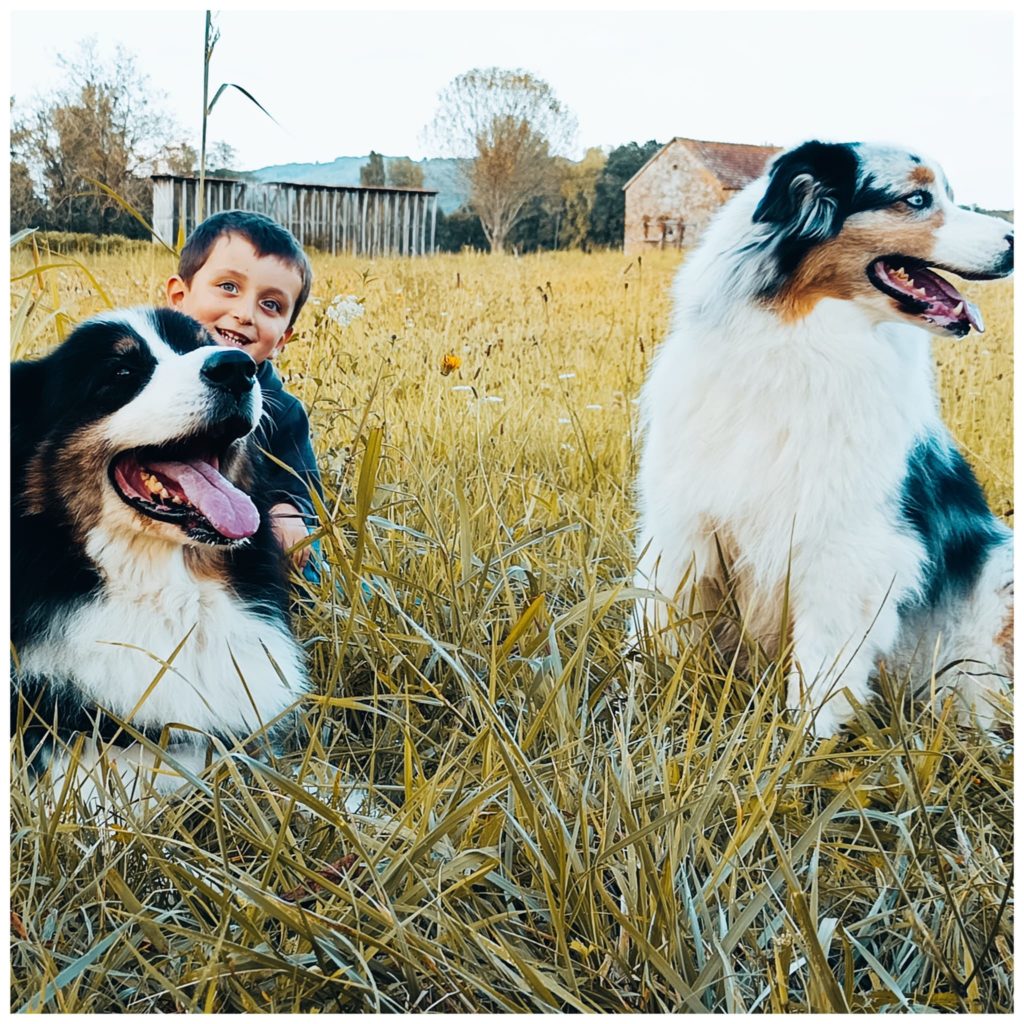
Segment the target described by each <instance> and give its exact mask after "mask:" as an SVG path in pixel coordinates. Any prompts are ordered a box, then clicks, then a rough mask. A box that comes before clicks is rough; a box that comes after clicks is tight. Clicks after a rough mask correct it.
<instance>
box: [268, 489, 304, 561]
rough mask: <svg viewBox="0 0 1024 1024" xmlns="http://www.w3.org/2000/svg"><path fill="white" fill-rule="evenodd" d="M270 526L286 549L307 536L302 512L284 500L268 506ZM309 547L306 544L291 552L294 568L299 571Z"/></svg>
mask: <svg viewBox="0 0 1024 1024" xmlns="http://www.w3.org/2000/svg"><path fill="white" fill-rule="evenodd" d="M270 526H271V529H273V531H274V536H275V537H276V538H277V540H278V543H279V544H280V545H281V547H282V548H284V550H285V551H287V550H288V549H289V548H291V547H294V546H295V545H296V544H298V543H300V542H301V541H304V540H305V539H306V537H308V536H309V532H308V531H307V530H306V524H305V523H304V522H303V519H302V513H301V512H300V511H299V510H298V509H297V508H296V507H295V506H294V505H289V504H288V502H286V501H281V502H278V503H277V504H276V505H272V506H271V508H270ZM309 552H310V547H309V545H308V544H307V545H306V546H305V547H304V548H299V550H298V551H293V552H292V559H293V560H294V562H295V565H296V568H298V569H299V571H300V572H301V571H302V570H303V569H304V568H305V567H306V563H307V562H308V561H309Z"/></svg>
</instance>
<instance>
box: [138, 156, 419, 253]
mask: <svg viewBox="0 0 1024 1024" xmlns="http://www.w3.org/2000/svg"><path fill="white" fill-rule="evenodd" d="M152 180H153V232H154V238H155V239H156V240H162V241H164V242H166V243H167V244H168V245H171V246H173V245H175V244H176V242H178V241H179V240H180V238H181V237H182V236H183V235H184V236H187V235H188V234H189V233H190V232H191V231H192V230H193V228H195V226H196V209H197V206H198V199H199V179H198V178H186V177H180V176H177V175H170V174H155V175H153V179H152ZM204 192H205V197H204V200H203V217H204V219H205V218H206V217H209V216H210V215H211V214H214V213H220V212H221V211H222V210H253V211H255V212H257V213H265V214H266V215H267V216H268V217H273V219H274V220H276V221H277V222H278V223H279V224H283V225H284V226H285V227H286V228H288V230H289V231H291V233H292V234H293V235H295V237H296V238H297V239H298V240H299V242H300V243H301V244H302V245H303V247H308V248H315V249H320V250H322V251H323V252H330V253H339V252H340V253H352V254H353V255H358V256H422V255H424V254H429V253H433V251H434V232H435V229H436V225H437V192H436V191H432V190H430V189H418V188H384V187H373V186H353V185H299V184H295V183H292V182H282V181H272V182H253V181H241V180H239V179H237V178H207V179H206V181H205V183H204Z"/></svg>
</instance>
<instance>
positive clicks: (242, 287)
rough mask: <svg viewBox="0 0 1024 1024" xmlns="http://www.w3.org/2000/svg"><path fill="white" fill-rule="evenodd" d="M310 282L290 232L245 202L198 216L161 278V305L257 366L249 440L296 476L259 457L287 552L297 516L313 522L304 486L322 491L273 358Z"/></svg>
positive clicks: (299, 411) (299, 534)
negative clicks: (258, 393)
mask: <svg viewBox="0 0 1024 1024" xmlns="http://www.w3.org/2000/svg"><path fill="white" fill-rule="evenodd" d="M312 281H313V271H312V268H311V267H310V264H309V260H308V259H307V257H306V254H305V253H304V252H303V251H302V247H301V246H300V245H299V243H298V242H297V241H296V239H295V236H294V235H292V233H291V232H290V231H288V230H287V229H286V228H283V227H282V226H281V225H280V224H278V223H276V222H275V221H273V220H271V219H270V218H269V217H265V216H263V214H260V213H250V212H249V211H247V210H226V211H224V212H223V213H217V214H214V215H213V216H212V217H209V218H208V219H207V220H204V221H203V223H202V224H200V225H199V226H198V227H197V228H196V229H195V231H193V232H192V234H191V235H189V238H188V241H187V242H186V243H185V248H184V249H182V251H181V257H180V259H179V261H178V273H177V274H175V275H174V276H173V277H171V278H170V279H169V280H168V281H167V302H168V305H170V306H172V307H174V308H175V309H179V310H181V312H182V313H187V314H188V315H189V316H191V317H192V318H193V319H194V320H198V321H199V323H201V324H202V325H203V326H204V327H205V328H206V329H207V330H208V331H209V332H210V334H211V335H212V336H213V338H214V340H215V341H216V342H217V344H219V345H228V346H231V347H234V348H240V349H242V351H244V352H248V353H249V355H250V356H252V358H253V360H254V361H255V362H256V364H257V366H258V367H259V369H258V370H257V373H256V379H257V380H258V381H259V383H260V388H261V389H262V391H263V405H264V409H265V415H264V421H263V424H262V425H261V426H260V427H259V428H257V434H256V439H257V443H258V444H259V445H260V447H261V448H264V449H265V450H266V451H268V452H270V453H271V454H272V455H273V456H274V457H275V458H276V459H278V460H280V461H281V462H283V463H284V464H285V465H286V466H290V467H291V468H292V469H294V470H295V472H296V473H298V474H299V477H298V478H296V477H295V476H294V475H293V474H291V473H289V472H288V471H287V470H285V469H282V468H281V467H280V466H278V465H277V464H276V463H273V462H271V461H270V460H269V459H268V460H267V468H268V484H269V497H270V499H271V501H272V506H271V509H270V515H271V526H272V527H273V530H274V534H275V536H276V537H277V539H278V540H279V541H280V543H281V546H282V547H283V548H284V549H285V550H286V551H287V550H288V549H289V548H291V547H292V546H293V545H295V544H297V543H299V542H300V541H302V540H304V539H305V537H306V536H307V529H306V525H305V524H306V523H311V524H312V523H315V521H316V520H315V515H314V511H313V505H312V502H311V501H310V500H309V489H310V487H312V488H315V489H316V491H317V493H318V494H320V495H321V496H322V494H323V490H322V487H321V484H320V474H319V472H318V471H317V467H316V459H315V458H314V455H313V448H312V446H311V444H310V440H309V420H308V419H307V417H306V410H305V409H304V408H303V407H302V403H301V402H300V401H299V400H298V399H297V398H295V397H294V396H293V395H290V394H288V392H287V391H285V390H284V388H283V387H282V384H281V379H280V378H279V377H278V376H277V374H276V373H275V372H274V368H273V365H272V360H273V359H274V357H275V356H277V355H278V353H280V352H281V351H282V350H283V349H284V346H285V345H286V344H287V343H288V340H289V339H290V338H291V336H292V332H293V330H294V324H295V319H296V317H298V315H299V312H300V310H301V309H302V307H303V305H304V304H305V302H306V299H307V298H308V297H309V289H310V285H311V284H312ZM306 484H308V485H309V486H308V487H307V486H306ZM309 552H310V548H309V546H308V545H306V546H304V547H303V548H301V549H300V550H298V551H296V552H295V553H294V556H293V557H294V558H295V560H296V564H297V565H298V567H299V568H300V569H302V568H304V567H305V565H306V562H307V560H308V559H309Z"/></svg>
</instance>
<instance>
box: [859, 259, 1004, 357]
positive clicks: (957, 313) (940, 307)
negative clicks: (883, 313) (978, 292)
mask: <svg viewBox="0 0 1024 1024" xmlns="http://www.w3.org/2000/svg"><path fill="white" fill-rule="evenodd" d="M868 279H869V280H870V281H871V283H872V284H873V285H874V286H875V287H876V288H877V289H878V290H879V291H881V292H884V293H885V294H886V295H889V296H891V297H892V298H894V299H895V300H896V301H897V302H898V303H899V305H900V308H901V309H902V310H903V312H904V313H908V314H910V315H911V316H916V317H918V318H919V319H921V320H923V321H924V322H925V323H927V324H931V325H933V326H935V327H939V328H941V329H942V330H944V331H948V332H949V333H950V334H954V335H956V336H957V337H958V338H962V337H963V336H964V335H965V334H967V333H968V332H969V331H970V329H971V328H972V327H973V328H974V329H975V330H976V331H978V332H979V333H981V332H982V331H984V330H985V323H984V321H983V320H982V318H981V311H980V310H979V309H978V307H977V306H975V305H974V303H973V302H971V301H970V300H968V299H965V298H964V297H963V296H962V295H961V294H960V293H959V292H958V291H957V290H956V289H955V288H954V287H953V286H952V285H951V284H950V283H949V282H948V281H947V280H946V279H945V278H943V277H939V275H938V274H936V273H935V271H934V270H932V268H931V267H929V266H928V265H927V264H926V263H924V262H923V261H921V260H918V259H912V258H911V257H908V256H898V255H894V256H883V257H882V258H881V259H877V260H875V261H874V262H873V263H871V265H870V266H869V267H868Z"/></svg>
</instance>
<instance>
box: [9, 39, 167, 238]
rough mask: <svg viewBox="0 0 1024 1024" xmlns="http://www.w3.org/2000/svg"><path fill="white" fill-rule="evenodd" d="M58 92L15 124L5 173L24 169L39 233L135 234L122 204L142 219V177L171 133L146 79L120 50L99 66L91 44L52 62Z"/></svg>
mask: <svg viewBox="0 0 1024 1024" xmlns="http://www.w3.org/2000/svg"><path fill="white" fill-rule="evenodd" d="M59 62H60V64H61V65H62V67H63V68H64V72H65V75H64V77H65V83H66V85H65V87H64V88H63V89H62V90H61V91H60V92H59V93H57V94H56V95H54V96H51V97H49V98H47V99H45V100H43V101H41V102H39V103H37V104H36V106H35V108H34V109H33V110H31V112H30V113H28V114H27V115H26V116H19V117H18V119H17V122H16V130H15V131H13V132H12V135H11V149H12V153H11V157H12V166H13V165H14V164H21V165H22V166H24V167H25V168H27V170H28V173H29V176H30V179H31V180H32V182H33V183H34V186H35V188H36V190H37V191H38V194H39V195H40V196H41V198H42V200H43V202H44V204H45V207H46V216H45V221H46V223H47V226H51V227H59V228H63V229H65V230H70V231H91V232H96V233H100V234H102V233H108V232H117V231H128V232H129V233H136V234H137V233H139V230H140V229H139V228H138V227H137V225H136V222H135V221H134V219H133V218H132V217H131V215H129V214H128V213H126V212H125V210H124V207H123V204H122V202H119V201H118V199H117V198H115V197H114V196H112V195H109V194H107V193H105V192H102V191H101V190H100V189H98V188H97V187H96V186H95V185H94V184H93V182H101V183H102V184H103V185H104V186H106V187H107V188H108V189H110V190H111V191H112V192H114V193H117V196H119V197H120V199H121V200H122V201H123V202H126V203H129V204H131V205H132V206H134V207H135V208H137V209H139V210H142V211H145V210H146V209H147V208H148V206H149V203H150V197H151V191H152V190H151V187H150V183H149V181H148V176H149V174H150V173H152V171H153V170H154V169H155V167H156V166H157V163H158V162H159V161H161V160H162V159H166V157H167V156H168V155H169V154H170V152H171V150H172V148H174V147H172V142H171V140H172V136H173V132H174V126H173V124H172V122H171V121H170V119H169V118H167V117H166V115H164V114H163V112H162V111H160V110H159V109H158V108H157V106H156V104H155V102H154V100H153V98H152V96H151V94H150V92H149V88H148V85H147V81H146V76H145V75H143V74H141V73H140V72H139V71H138V69H137V67H136V65H135V61H134V58H132V56H131V55H130V54H128V53H127V52H126V51H125V50H123V49H121V48H120V47H118V48H117V50H116V52H115V54H114V58H113V60H110V59H104V58H103V57H101V55H100V54H99V52H98V51H97V49H96V45H95V41H94V40H87V41H86V42H85V43H84V44H82V46H81V49H80V50H79V53H78V56H77V57H76V58H75V59H73V60H67V59H65V58H63V57H61V58H59Z"/></svg>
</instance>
